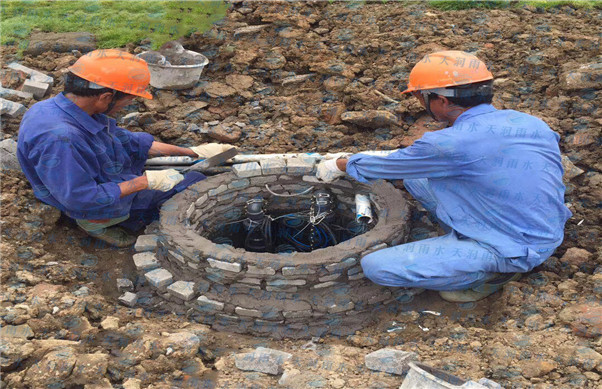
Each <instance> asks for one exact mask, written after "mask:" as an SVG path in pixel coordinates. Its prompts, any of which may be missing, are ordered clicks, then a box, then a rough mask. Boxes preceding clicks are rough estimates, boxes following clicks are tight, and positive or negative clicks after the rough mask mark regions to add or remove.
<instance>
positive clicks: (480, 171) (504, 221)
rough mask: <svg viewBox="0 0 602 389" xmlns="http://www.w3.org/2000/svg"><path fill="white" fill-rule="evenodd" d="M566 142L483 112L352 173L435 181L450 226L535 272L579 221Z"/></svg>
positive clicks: (365, 161)
mask: <svg viewBox="0 0 602 389" xmlns="http://www.w3.org/2000/svg"><path fill="white" fill-rule="evenodd" d="M559 139H560V137H559V136H558V134H556V133H555V132H554V131H552V130H551V129H550V127H548V125H547V124H546V123H544V122H543V121H542V120H540V119H538V118H536V117H534V116H531V115H528V114H525V113H521V112H517V111H513V110H497V109H496V108H494V107H493V106H492V105H490V104H481V105H478V106H476V107H473V108H470V109H468V110H467V111H465V112H464V113H462V114H461V115H460V116H459V117H458V118H457V119H456V121H455V122H454V124H453V126H451V127H448V128H445V129H442V130H439V131H434V132H427V133H425V134H424V135H423V136H422V138H420V139H418V140H417V141H416V142H414V144H413V145H412V146H410V147H407V148H405V149H401V150H398V151H395V152H393V153H392V154H390V155H389V156H386V157H377V156H368V155H363V154H356V155H353V156H351V157H350V158H349V161H348V163H347V173H348V174H349V175H351V176H352V177H354V178H355V179H357V180H358V181H361V182H368V181H369V180H373V179H379V178H380V179H386V180H398V179H413V178H427V179H428V181H429V184H430V187H431V189H432V191H433V192H434V194H435V196H436V198H437V208H436V213H437V217H438V218H439V219H440V220H441V221H442V222H443V223H445V224H447V225H448V226H450V227H451V228H453V229H454V230H456V231H457V232H459V233H460V234H462V235H464V236H466V237H469V238H472V239H474V240H476V241H477V242H479V243H482V244H484V245H485V246H488V247H490V248H492V249H493V250H494V251H496V252H497V253H498V254H499V255H500V256H502V257H525V259H526V261H527V262H528V264H527V265H528V266H527V267H529V268H530V267H532V266H535V265H537V264H538V263H537V262H538V258H539V257H540V255H539V254H538V253H544V252H549V251H550V250H553V249H554V248H556V247H558V246H559V245H560V244H561V243H562V239H563V237H564V224H565V222H566V220H567V219H568V218H569V217H571V216H572V214H571V212H570V211H569V210H568V208H567V207H566V206H565V205H564V191H565V186H564V184H563V183H562V175H563V168H562V164H561V159H560V149H559V147H558V140H559ZM542 257H543V255H542Z"/></svg>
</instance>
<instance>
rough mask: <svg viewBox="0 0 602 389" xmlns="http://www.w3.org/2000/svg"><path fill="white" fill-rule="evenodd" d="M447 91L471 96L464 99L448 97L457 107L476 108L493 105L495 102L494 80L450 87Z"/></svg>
mask: <svg viewBox="0 0 602 389" xmlns="http://www.w3.org/2000/svg"><path fill="white" fill-rule="evenodd" d="M445 89H453V90H459V91H461V92H460V93H461V94H466V95H471V96H464V97H447V96H446V97H447V99H448V100H449V101H451V102H452V103H453V104H455V105H459V106H460V107H463V108H470V107H476V106H477V105H479V104H491V101H492V100H493V80H487V81H482V82H476V83H474V84H467V85H458V86H450V87H447V88H445Z"/></svg>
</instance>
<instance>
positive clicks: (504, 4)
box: [428, 0, 602, 11]
mask: <svg viewBox="0 0 602 389" xmlns="http://www.w3.org/2000/svg"><path fill="white" fill-rule="evenodd" d="M428 3H429V5H430V6H431V7H433V8H436V9H440V10H443V11H456V10H464V9H501V8H518V7H524V6H525V5H530V6H533V7H537V8H544V9H549V8H554V7H562V6H565V5H569V6H571V7H576V8H602V2H601V1H599V0H531V1H510V0H506V1H502V0H463V1H462V0H431V1H429V2H428Z"/></svg>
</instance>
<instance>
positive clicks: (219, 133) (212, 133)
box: [207, 124, 242, 143]
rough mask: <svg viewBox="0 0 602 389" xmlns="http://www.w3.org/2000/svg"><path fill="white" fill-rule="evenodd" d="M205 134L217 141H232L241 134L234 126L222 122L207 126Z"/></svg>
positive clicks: (237, 138)
mask: <svg viewBox="0 0 602 389" xmlns="http://www.w3.org/2000/svg"><path fill="white" fill-rule="evenodd" d="M207 136H209V137H210V138H213V139H215V140H217V141H218V142H225V143H234V142H236V141H238V140H239V139H240V137H241V136H242V131H241V130H239V129H238V128H236V127H227V126H225V125H223V124H220V125H217V126H215V127H211V128H209V130H208V131H207Z"/></svg>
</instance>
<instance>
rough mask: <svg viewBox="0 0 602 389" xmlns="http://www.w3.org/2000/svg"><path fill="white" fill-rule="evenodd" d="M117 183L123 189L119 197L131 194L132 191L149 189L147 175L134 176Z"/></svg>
mask: <svg viewBox="0 0 602 389" xmlns="http://www.w3.org/2000/svg"><path fill="white" fill-rule="evenodd" d="M117 185H119V189H120V190H121V194H120V195H119V198H122V197H125V196H128V195H131V194H132V193H136V192H140V191H141V190H144V189H148V179H147V178H146V175H141V176H140V177H136V178H133V179H131V180H129V181H124V182H120V183H119V184H117Z"/></svg>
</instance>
